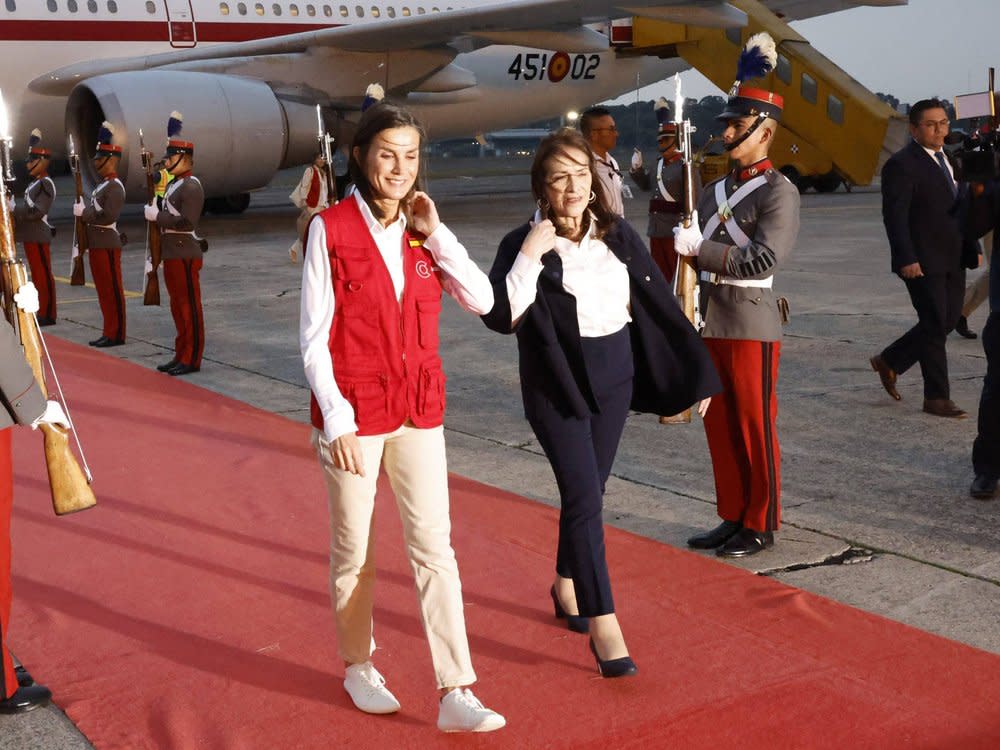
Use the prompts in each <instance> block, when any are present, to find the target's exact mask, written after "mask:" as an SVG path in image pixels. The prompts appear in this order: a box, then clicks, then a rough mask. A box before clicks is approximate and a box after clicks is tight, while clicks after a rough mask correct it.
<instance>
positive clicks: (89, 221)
mask: <svg viewBox="0 0 1000 750" xmlns="http://www.w3.org/2000/svg"><path fill="white" fill-rule="evenodd" d="M124 206H125V185H123V184H122V181H121V180H119V179H118V175H117V174H115V173H111V174H109V175H108V176H107V177H105V178H104V180H103V181H102V182H101V183H100V184H99V185H98V186H97V187H96V188H94V192H93V193H92V194H91V199H90V205H89V206H88V207H87V208H85V209H84V210H83V215H82V216H81V217H80V218H82V219H83V221H84V223H85V224H86V225H87V242H88V243H89V245H90V272H91V274H92V275H93V278H94V286H95V287H96V288H97V300H98V302H99V304H100V306H101V315H102V316H103V318H104V328H103V331H102V332H103V335H104V336H106V337H107V338H109V339H110V340H111V341H115V342H124V341H125V288H124V285H123V284H122V239H121V235H120V234H119V232H118V223H117V222H118V217H119V216H120V215H121V212H122V208H123V207H124Z"/></svg>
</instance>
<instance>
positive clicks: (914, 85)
mask: <svg viewBox="0 0 1000 750" xmlns="http://www.w3.org/2000/svg"><path fill="white" fill-rule="evenodd" d="M792 26H793V28H795V30H796V31H798V32H799V33H800V34H802V36H804V37H805V38H806V39H808V40H809V41H810V43H811V44H812V45H813V47H815V48H816V49H817V50H819V51H820V52H822V53H823V54H824V55H826V56H827V57H828V58H830V59H831V60H832V61H833V62H835V63H836V64H837V65H839V66H840V67H841V68H843V69H844V70H845V71H847V73H849V74H850V75H852V76H853V77H854V78H856V79H857V80H858V81H860V82H861V83H862V84H864V85H865V86H866V87H867V88H869V89H871V90H872V91H874V92H879V91H881V92H885V93H888V94H893V95H894V96H896V97H898V98H899V100H900V101H901V102H910V103H912V102H915V101H917V100H918V99H924V98H927V97H929V96H944V97H947V98H948V99H951V98H953V97H954V95H955V94H964V93H970V92H973V91H985V90H986V88H987V83H988V78H987V71H988V68H989V66H990V65H992V66H994V67H995V68H997V71H998V74H1000V0H910V2H909V4H908V5H905V6H898V7H888V8H870V7H869V8H855V9H852V10H845V11H840V12H839V13H831V14H829V15H826V16H820V17H817V18H813V19H809V20H806V21H797V22H795V23H793V24H792ZM733 72H734V74H735V70H734V71H733ZM682 79H683V90H684V93H685V95H686V96H692V97H695V98H697V99H700V98H701V97H703V96H707V95H709V94H721V93H722V92H720V91H719V89H718V88H716V87H715V86H714V85H713V84H712V82H711V81H709V80H708V79H706V78H705V77H704V76H702V75H701V74H700V73H698V72H697V71H689V72H688V73H685V74H683V75H682ZM997 88H998V89H1000V78H998V80H997ZM668 89H669V91H668ZM672 94H673V89H672V88H670V87H669V86H668V84H665V83H661V84H654V85H652V86H647V87H645V88H644V89H641V90H640V92H639V95H640V97H641V98H642V99H655V98H656V97H658V96H664V95H665V96H667V98H670V97H671V96H672ZM634 101H635V92H632V93H630V94H627V95H625V96H622V97H619V99H617V100H615V103H616V104H628V103H630V102H634Z"/></svg>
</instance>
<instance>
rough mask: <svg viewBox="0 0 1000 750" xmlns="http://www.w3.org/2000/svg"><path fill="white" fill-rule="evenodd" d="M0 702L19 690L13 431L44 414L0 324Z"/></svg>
mask: <svg viewBox="0 0 1000 750" xmlns="http://www.w3.org/2000/svg"><path fill="white" fill-rule="evenodd" d="M0 399H2V400H3V406H4V408H3V409H0V660H2V662H3V664H2V669H0V692H2V695H0V699H6V698H10V697H11V696H12V695H13V694H14V692H15V691H16V690H17V689H18V684H17V675H16V674H15V672H14V663H13V661H12V660H11V658H10V653H9V652H8V651H7V625H8V623H9V621H10V604H11V586H10V562H11V545H10V515H11V505H12V503H13V499H14V476H13V466H12V458H11V433H10V428H11V426H12V425H15V424H31V423H32V422H34V421H35V420H36V419H37V418H38V417H40V416H41V415H42V414H43V412H44V411H45V397H44V396H43V395H42V392H41V389H40V388H39V387H38V384H37V383H36V382H35V378H34V375H32V372H31V368H29V367H28V363H27V362H26V361H25V359H24V352H23V351H22V350H21V345H20V342H19V341H18V340H17V337H16V336H15V335H14V330H13V329H12V328H11V327H10V326H9V325H6V323H4V322H0Z"/></svg>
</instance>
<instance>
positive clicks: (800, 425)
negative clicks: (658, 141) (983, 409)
mask: <svg viewBox="0 0 1000 750" xmlns="http://www.w3.org/2000/svg"><path fill="white" fill-rule="evenodd" d="M528 167H529V164H528V162H525V161H521V162H503V163H493V162H490V161H485V162H456V161H449V160H441V161H438V162H437V163H435V164H433V165H432V170H431V174H432V178H431V180H430V193H431V195H432V197H434V198H435V200H436V202H437V205H438V210H439V213H440V215H441V217H442V219H443V220H444V221H445V222H446V223H447V224H448V226H449V227H451V229H453V230H454V231H455V232H456V234H457V235H458V236H459V238H460V239H461V240H462V241H463V243H464V244H465V245H466V247H467V248H468V249H469V251H470V254H471V255H472V257H473V258H474V259H475V260H476V261H477V262H478V263H479V264H480V266H481V267H482V268H483V269H484V270H488V269H489V266H490V264H491V263H492V260H493V256H494V254H495V252H496V247H497V245H498V243H499V241H500V239H501V238H502V237H503V235H504V234H506V233H507V232H508V231H510V230H511V229H513V228H514V227H516V226H517V225H519V224H520V223H522V222H524V221H525V220H527V219H528V218H529V217H530V214H531V212H532V210H533V204H532V200H531V196H530V193H529V187H528V176H527V173H528ZM298 176H299V174H298V172H295V173H291V172H289V173H283V174H282V175H279V177H278V179H276V180H275V182H273V183H272V185H271V186H270V187H269V188H267V189H266V190H263V191H260V192H258V193H255V194H254V196H253V201H252V203H251V208H250V209H249V210H248V211H247V212H246V213H245V214H243V215H241V216H206V217H205V218H204V220H203V222H202V225H201V227H200V233H201V234H202V235H203V236H204V237H206V238H208V240H209V243H210V245H211V247H210V251H209V253H208V254H207V255H206V256H205V267H204V270H203V272H202V290H203V298H204V306H205V323H206V328H207V333H206V341H207V345H206V348H205V361H204V363H203V366H202V370H201V372H199V373H196V374H193V375H190V376H188V379H189V381H190V382H192V383H194V384H196V385H199V386H202V387H205V388H208V389H210V390H213V391H216V392H218V393H221V394H224V395H226V396H230V397H232V398H236V399H239V400H241V401H244V402H247V403H249V404H252V405H254V406H257V407H259V408H262V409H266V410H268V411H272V412H276V413H279V414H284V415H286V416H287V417H289V418H290V419H294V420H297V421H301V422H307V421H308V397H309V394H308V388H307V386H306V382H305V377H304V375H303V373H302V366H301V360H300V357H299V352H298V336H297V322H298V312H299V288H300V276H301V265H292V264H291V263H289V261H288V256H287V249H288V246H289V245H290V244H291V242H292V240H293V238H294V231H295V230H294V227H295V218H296V215H297V211H296V210H295V208H294V207H293V206H291V204H290V203H289V201H288V200H287V195H288V193H289V192H290V191H291V189H292V187H293V186H294V184H295V182H296V181H297V178H298ZM71 189H72V188H71V185H70V183H69V182H68V181H67V180H65V179H61V180H59V190H60V198H59V199H58V207H57V210H56V211H54V212H53V218H54V223H55V224H56V225H57V226H58V228H59V235H58V236H57V238H56V239H55V241H54V253H55V254H57V255H58V259H57V260H56V259H54V266H55V268H56V271H57V273H60V272H61V273H63V274H64V275H68V271H69V261H68V258H69V243H70V240H69V238H70V236H71V234H72V223H71V214H70V211H69V209H70V203H71V199H69V198H67V197H66V196H68V194H69V191H71ZM626 204H627V208H626V210H627V218H628V219H629V220H630V221H631V222H632V224H633V225H634V226H635V227H636V228H637V229H638V230H639V231H640V232H644V230H645V196H644V195H643V194H641V193H638V192H637V193H636V198H635V199H634V200H631V201H626ZM141 218H142V217H141V212H140V211H139V210H138V208H137V207H130V208H129V210H128V214H127V217H126V218H125V220H124V221H123V222H120V224H122V225H123V228H124V230H125V231H126V232H127V234H128V235H129V236H130V237H131V238H133V241H132V242H130V243H129V245H128V246H127V248H126V250H125V253H124V262H123V265H124V269H125V275H126V288H127V289H129V290H133V291H138V290H139V289H140V288H141V286H140V285H141V281H142V269H143V254H144V250H143V247H142V242H140V241H136V240H137V238H141V237H142V236H143V235H144V229H143V227H142V224H141ZM976 273H978V272H976ZM89 278H90V275H89V271H88V280H89ZM970 278H971V276H970ZM775 288H776V289H777V290H778V292H779V293H781V294H784V295H785V296H787V297H788V299H789V301H790V303H791V309H792V319H791V322H790V323H789V325H788V326H787V328H786V329H785V339H784V343H783V345H782V353H781V370H780V377H779V381H778V398H779V410H778V435H779V439H780V443H781V449H782V485H783V493H782V495H783V506H784V523H783V526H782V530H781V531H780V533H779V534H778V535H777V543H776V545H775V547H774V548H773V549H770V550H767V551H765V552H763V553H761V554H759V555H757V556H754V557H752V558H749V559H748V560H745V561H735V562H729V563H727V564H731V565H736V566H739V567H742V568H745V569H746V570H747V571H748V572H750V573H756V574H760V575H768V576H771V577H773V578H776V579H778V580H780V581H783V582H784V583H787V584H789V585H791V586H796V587H799V588H802V589H806V590H808V591H812V592H814V593H817V594H821V595H824V596H827V597H830V598H832V599H835V600H837V601H839V602H842V603H844V604H847V605H850V606H854V607H858V608H861V609H864V610H867V611H869V612H874V613H877V614H880V615H883V616H885V617H888V618H891V619H894V620H898V621H900V622H903V623H907V624H909V625H912V626H914V627H917V628H921V629H923V630H927V631H930V632H933V633H937V634H939V635H942V636H944V637H947V638H951V639H954V640H958V641H962V642H964V643H967V644H969V645H971V646H975V647H977V648H981V649H985V650H988V651H993V652H995V653H1000V555H998V553H997V541H998V539H1000V500H994V501H992V502H990V501H987V502H983V501H976V500H973V499H972V498H970V497H969V495H968V487H969V483H970V482H971V480H972V469H971V464H970V452H971V446H972V441H973V438H974V437H975V432H976V423H975V416H976V407H977V404H978V398H979V392H980V389H981V387H982V377H983V374H984V372H985V369H986V362H985V356H984V354H983V350H982V346H981V343H980V342H979V341H978V340H976V341H967V340H965V339H962V338H959V337H957V335H953V336H952V337H951V339H950V340H949V344H948V350H949V351H948V355H949V367H950V373H951V382H952V397H953V399H954V400H955V401H956V402H957V403H958V404H959V405H960V406H962V407H963V408H965V409H966V410H968V411H969V418H968V419H964V420H951V419H942V418H938V417H932V416H929V415H926V414H924V413H923V412H922V411H921V401H922V381H921V378H920V373H919V368H914V369H913V370H912V371H910V372H907V373H906V374H905V375H903V376H901V378H900V383H899V389H900V392H901V394H902V396H903V400H902V401H901V402H895V401H892V400H891V399H890V398H889V397H888V396H887V395H886V393H885V392H884V391H883V390H882V387H881V385H880V384H879V380H878V377H877V376H876V375H875V373H874V372H872V370H871V369H870V367H869V364H868V358H869V357H870V356H871V355H872V354H874V353H876V352H877V351H879V350H880V349H882V348H883V347H884V346H885V345H886V344H888V343H889V342H890V341H892V340H893V339H895V338H896V337H897V336H899V335H900V334H902V333H903V332H904V331H905V330H906V329H908V328H909V327H910V326H911V325H912V324H913V323H914V322H915V321H916V314H915V313H914V311H913V309H912V307H911V306H910V302H909V298H908V297H907V294H906V291H905V289H904V287H903V284H902V282H901V281H900V280H899V279H898V278H896V277H895V276H893V275H892V274H891V273H890V272H889V251H888V246H887V243H886V240H885V233H884V230H883V228H882V223H881V215H880V199H879V194H878V189H877V187H876V188H866V189H857V190H855V191H854V192H853V193H844V192H838V193H834V194H827V195H816V194H811V193H810V194H807V195H804V196H802V230H801V233H800V235H799V240H798V243H797V246H796V250H795V253H794V254H793V255H792V257H791V258H790V260H789V261H788V262H787V263H786V264H785V265H784V267H782V268H781V269H780V271H779V274H778V277H777V279H776V282H775ZM58 293H59V324H58V325H57V326H55V327H52V328H47V329H45V332H46V335H50V336H59V337H62V338H65V339H68V340H71V341H75V342H79V343H84V344H85V343H86V342H87V341H88V340H90V339H93V338H96V337H97V336H98V335H99V332H100V325H101V322H100V312H99V310H98V307H97V301H96V295H95V293H94V290H93V288H92V287H70V286H69V285H68V283H60V284H59V289H58ZM162 295H163V303H164V304H163V306H162V307H160V308H155V307H143V306H142V300H141V297H140V296H138V295H137V296H134V297H131V298H130V299H129V300H128V315H129V318H128V345H126V346H123V347H119V348H115V349H109V350H106V352H107V354H108V356H115V357H120V358H122V359H127V360H130V361H132V362H136V363H138V364H140V365H142V366H145V367H150V368H153V367H155V366H156V365H157V364H160V363H161V362H164V361H166V360H168V359H170V358H171V353H172V347H173V337H174V329H173V323H172V320H171V318H170V313H169V307H168V306H167V296H166V291H165V289H163V290H162ZM985 313H986V310H985V309H982V310H980V311H978V312H977V313H976V314H975V315H973V316H972V318H971V320H970V326H971V327H972V328H973V330H976V329H978V327H979V326H981V325H982V323H983V321H984V320H985ZM441 321H442V322H441V341H442V355H443V358H444V361H445V369H446V372H447V373H448V376H449V381H448V416H447V418H446V423H445V426H446V433H447V440H448V455H449V459H450V468H451V470H452V471H454V472H456V473H458V474H461V475H464V476H468V477H470V478H473V479H476V480H478V481H481V482H485V483H487V484H491V485H494V486H497V487H500V488H503V489H505V490H509V491H512V492H516V493H518V494H521V495H524V496H526V497H529V498H532V499H535V500H538V501H539V502H544V503H547V504H549V505H557V504H558V494H557V491H556V486H555V482H554V480H553V478H552V474H551V470H550V469H549V466H548V463H547V461H546V460H545V457H544V456H543V455H542V452H541V450H540V448H539V447H538V444H537V441H536V440H535V439H534V436H533V434H532V432H531V429H530V428H529V427H528V425H527V423H526V421H525V420H524V417H523V415H522V412H521V403H520V393H519V385H518V376H517V352H516V345H515V341H514V338H513V337H512V336H500V335H498V334H495V333H493V332H491V331H488V330H487V329H486V328H485V326H483V324H482V323H481V322H480V321H479V320H478V319H476V318H475V317H474V316H471V315H469V314H467V313H464V312H463V311H462V310H461V309H460V308H459V307H458V306H457V305H455V304H453V303H446V304H445V306H444V311H443V313H442V319H441ZM57 366H58V363H57ZM164 377H168V376H166V375H164ZM71 406H72V404H71ZM82 437H83V439H84V440H85V439H86V436H85V435H84V436H82ZM94 470H95V475H96V483H97V484H96V487H97V489H98V495H99V494H100V490H99V487H100V467H94ZM317 471H318V469H317ZM605 507H606V512H605V519H606V521H607V523H609V524H612V525H615V526H618V527H620V528H623V529H627V530H629V531H632V532H635V533H637V534H641V535H643V536H647V537H650V538H653V539H657V540H659V541H661V542H664V543H666V544H671V545H675V546H678V547H683V546H684V540H685V539H686V538H687V537H688V536H690V535H691V534H692V533H694V532H696V531H698V530H701V529H705V528H708V527H711V526H714V525H715V524H716V523H717V522H718V519H717V516H716V515H715V506H714V488H713V482H712V472H711V463H710V460H709V457H708V451H707V447H706V443H705V435H704V430H703V428H702V426H701V424H699V421H698V419H697V417H696V418H695V421H694V422H693V423H692V424H690V425H683V426H663V425H660V424H659V423H658V420H657V419H656V417H655V416H652V415H647V414H633V415H631V416H630V417H629V420H628V424H627V426H626V429H625V435H624V438H623V440H622V443H621V447H620V449H619V452H618V457H617V460H616V462H615V467H614V470H613V476H612V478H611V480H610V481H609V483H608V487H607V494H606V500H605ZM554 554H555V540H554V539H553V557H554ZM708 554H710V553H708ZM20 559H21V560H24V559H25V557H24V556H22V557H21V558H20ZM612 576H614V571H612ZM612 580H614V578H613V579H612ZM623 583H624V582H620V583H619V584H618V585H619V586H622V584H623ZM16 595H17V592H16V591H15V596H16ZM543 595H544V592H539V596H543ZM624 599H625V602H626V603H627V597H625V598H624ZM620 618H621V622H622V626H623V629H624V631H625V634H626V636H627V635H628V622H629V620H628V611H627V608H622V611H621V612H620ZM12 646H13V648H14V650H15V653H16V649H17V643H16V641H15V642H14V643H13V644H12ZM27 666H28V667H29V669H30V667H31V665H30V664H28V665H27ZM94 668H95V669H100V665H99V664H95V665H94ZM330 668H331V671H335V670H336V669H338V667H337V666H336V665H331V666H330ZM35 676H36V678H38V679H39V680H40V681H42V682H44V681H45V679H46V678H47V679H49V680H50V681H52V682H55V681H56V680H57V676H56V675H40V674H36V675H35ZM976 677H977V676H973V675H970V681H974V680H975V679H976ZM0 746H2V747H4V748H11V750H28V749H29V748H39V749H42V748H44V749H45V750H56V749H60V748H67V749H69V748H73V749H74V750H75V749H76V748H88V747H90V745H89V743H88V742H87V741H86V739H85V738H83V737H82V735H79V733H77V732H75V730H74V728H73V727H72V724H71V723H70V722H69V721H68V720H67V719H66V718H65V717H64V716H63V715H62V714H61V712H60V711H59V710H58V708H56V707H50V708H48V709H44V710H41V711H36V712H34V713H33V714H29V715H27V716H22V717H2V718H0Z"/></svg>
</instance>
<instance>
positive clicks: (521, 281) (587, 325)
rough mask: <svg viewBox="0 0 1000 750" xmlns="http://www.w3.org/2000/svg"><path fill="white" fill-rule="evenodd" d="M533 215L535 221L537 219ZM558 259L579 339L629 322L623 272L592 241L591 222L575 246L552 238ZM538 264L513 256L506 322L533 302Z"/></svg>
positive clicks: (621, 266)
mask: <svg viewBox="0 0 1000 750" xmlns="http://www.w3.org/2000/svg"><path fill="white" fill-rule="evenodd" d="M541 218H542V217H541V214H540V213H538V212H536V213H535V219H534V221H535V222H538V221H541ZM555 251H556V252H557V253H558V254H559V258H560V259H561V260H562V285H563V289H565V290H566V291H567V292H569V293H570V294H572V295H573V296H574V297H576V318H577V323H578V324H579V326H580V335H581V336H582V337H584V338H596V337H598V336H608V335H610V334H612V333H615V332H616V331H620V330H621V329H622V328H623V327H624V326H625V325H626V324H627V323H630V322H631V321H632V316H631V315H630V310H629V300H630V299H631V291H630V289H629V280H628V269H627V268H625V264H624V263H622V262H621V261H620V260H618V258H617V257H616V256H615V254H614V253H613V252H611V249H610V248H609V247H608V246H607V245H606V244H605V243H604V242H602V241H601V240H599V239H597V238H596V237H594V221H593V219H591V222H590V229H589V230H588V231H587V233H586V234H585V235H584V236H583V238H582V239H581V240H580V241H579V242H573V241H571V240H568V239H566V238H565V237H556V246H555ZM542 268H543V266H542V264H541V263H540V262H538V261H533V260H531V259H530V258H529V257H528V256H527V255H524V254H523V253H518V254H517V257H516V258H515V259H514V265H513V266H511V269H510V271H508V272H507V279H506V285H507V297H508V299H509V300H510V319H511V320H512V321H516V320H518V319H519V318H520V317H521V316H522V315H524V313H525V312H527V310H528V308H529V307H531V305H532V303H534V301H535V297H536V295H537V293H538V276H539V274H540V273H541V272H542Z"/></svg>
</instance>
